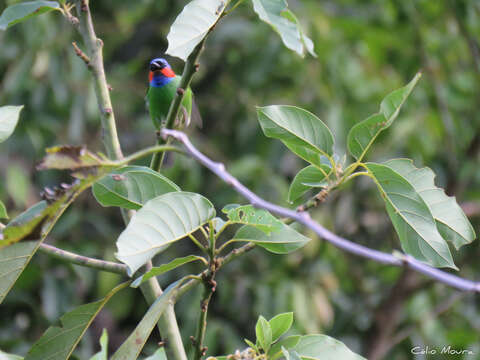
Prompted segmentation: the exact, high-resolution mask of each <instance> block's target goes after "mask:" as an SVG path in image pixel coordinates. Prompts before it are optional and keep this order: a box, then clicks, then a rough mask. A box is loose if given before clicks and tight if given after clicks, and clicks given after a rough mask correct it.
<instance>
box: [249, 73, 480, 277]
mask: <svg viewBox="0 0 480 360" xmlns="http://www.w3.org/2000/svg"><path fill="white" fill-rule="evenodd" d="M419 78H420V74H417V75H416V76H415V78H414V79H413V80H412V81H411V82H410V83H409V84H407V85H406V86H405V87H403V88H400V89H398V90H395V91H393V92H392V93H390V94H389V95H387V96H386V97H385V98H384V99H383V101H382V103H381V104H380V111H379V112H378V113H376V114H374V115H372V116H370V117H368V118H367V119H365V120H363V121H361V122H359V123H358V124H357V125H355V126H354V127H352V129H351V130H350V132H349V134H348V138H347V145H348V150H349V152H350V154H351V155H352V156H353V157H354V158H355V159H356V161H355V162H354V163H351V164H348V165H344V164H342V162H340V163H336V162H335V160H334V152H333V147H334V138H333V135H332V133H331V132H330V130H329V129H328V127H327V126H326V125H325V124H324V123H323V122H322V121H321V120H320V119H319V118H317V117H316V116H315V115H313V114H312V113H310V112H308V111H306V110H303V109H300V108H297V107H293V106H279V105H275V106H267V107H261V108H258V109H257V112H258V117H259V121H260V125H261V126H262V129H263V132H264V133H265V135H266V136H268V137H271V138H275V139H279V140H281V141H282V142H283V143H284V144H285V145H286V146H287V147H288V148H289V149H290V150H291V151H292V152H293V153H295V154H296V155H297V156H299V157H301V158H302V159H304V160H305V161H307V162H309V163H310V165H309V166H307V167H306V168H304V169H302V170H300V172H299V173H298V174H297V175H296V176H295V178H294V180H293V182H292V184H291V186H290V191H289V200H290V201H295V200H297V199H298V198H300V197H301V196H302V195H303V194H304V193H305V192H307V191H308V190H310V189H311V188H316V187H318V188H322V189H324V191H327V192H329V191H331V190H333V189H336V188H338V187H339V186H340V185H342V184H343V183H345V182H347V181H348V180H350V179H351V178H353V177H356V176H359V175H364V176H368V177H370V178H372V179H373V181H374V182H375V184H376V185H377V187H378V190H379V192H380V194H381V195H382V198H383V199H384V201H385V206H386V209H387V212H388V215H389V216H390V219H391V221H392V223H393V225H394V227H395V230H396V231H397V234H398V236H399V238H400V242H401V245H402V248H403V250H404V251H405V252H406V253H407V254H410V255H412V256H414V257H415V258H417V259H418V260H420V261H423V262H425V263H427V264H430V265H432V266H437V267H451V268H454V269H456V266H455V264H454V262H453V259H452V255H451V253H450V250H449V247H448V244H447V241H448V242H451V243H452V244H453V245H454V246H455V248H456V249H458V248H460V247H461V246H462V245H465V244H469V243H471V242H472V241H473V240H474V239H475V237H476V235H475V231H474V230H473V227H472V225H471V224H470V222H469V221H468V219H467V217H466V216H465V214H464V213H463V211H462V209H461V208H460V206H459V205H458V204H457V202H456V201H455V198H453V197H448V196H447V195H446V194H445V192H444V191H443V190H442V189H440V188H438V187H436V186H435V184H434V177H435V175H434V173H433V171H432V170H430V169H428V168H421V169H418V168H416V167H415V166H414V165H413V162H412V161H411V160H408V159H393V160H389V161H386V162H384V163H382V164H379V163H372V162H368V163H364V162H362V160H363V158H364V157H365V155H366V153H367V151H368V150H369V149H370V147H371V146H372V144H373V143H374V141H375V139H376V138H377V137H378V135H379V134H380V133H381V132H382V131H384V130H385V129H387V128H388V127H389V126H390V125H391V124H392V123H393V121H394V120H395V119H396V117H397V116H398V114H399V112H400V109H401V107H402V105H403V104H404V103H405V101H406V99H407V98H408V96H409V95H410V93H411V92H412V90H413V88H414V86H415V85H416V83H417V81H418V80H419ZM337 158H339V157H338V156H337ZM358 168H363V169H364V170H366V171H359V172H355V170H356V169H358Z"/></svg>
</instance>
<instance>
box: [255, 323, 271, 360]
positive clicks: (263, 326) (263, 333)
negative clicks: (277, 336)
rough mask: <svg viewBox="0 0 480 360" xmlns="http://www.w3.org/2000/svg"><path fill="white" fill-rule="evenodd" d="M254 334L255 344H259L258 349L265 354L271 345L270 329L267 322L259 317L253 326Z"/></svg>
mask: <svg viewBox="0 0 480 360" xmlns="http://www.w3.org/2000/svg"><path fill="white" fill-rule="evenodd" d="M255 334H256V336H257V343H258V344H260V347H261V348H262V349H263V350H264V351H265V353H267V352H268V350H270V345H271V344H272V329H271V328H270V324H269V323H268V321H267V320H266V319H265V318H264V317H263V316H261V315H260V317H259V318H258V321H257V325H256V326H255Z"/></svg>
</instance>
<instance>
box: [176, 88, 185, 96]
mask: <svg viewBox="0 0 480 360" xmlns="http://www.w3.org/2000/svg"><path fill="white" fill-rule="evenodd" d="M177 94H178V95H183V94H185V89H182V88H180V87H179V88H178V89H177Z"/></svg>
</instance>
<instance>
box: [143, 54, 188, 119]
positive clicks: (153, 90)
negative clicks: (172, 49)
mask: <svg viewBox="0 0 480 360" xmlns="http://www.w3.org/2000/svg"><path fill="white" fill-rule="evenodd" d="M148 78H149V81H150V86H149V88H148V92H147V103H148V108H149V111H150V116H151V117H152V121H153V124H154V125H155V127H156V128H157V129H160V128H161V127H162V126H165V121H166V118H167V114H168V109H169V108H170V104H171V102H172V101H173V99H174V97H175V94H176V92H177V88H178V86H179V85H180V80H181V78H182V77H181V76H177V75H175V73H174V72H173V70H172V68H171V67H170V65H169V64H168V62H167V61H166V60H165V59H162V58H156V59H153V60H152V61H150V73H149V75H148ZM191 113H192V91H191V89H190V88H188V89H187V90H186V91H185V94H184V96H183V99H182V108H181V109H180V113H179V117H180V118H181V120H182V122H183V123H186V124H187V125H188V122H189V121H190V115H191ZM172 125H173V124H172ZM175 125H176V126H179V125H180V124H178V123H177V122H176V123H175ZM181 125H183V124H181Z"/></svg>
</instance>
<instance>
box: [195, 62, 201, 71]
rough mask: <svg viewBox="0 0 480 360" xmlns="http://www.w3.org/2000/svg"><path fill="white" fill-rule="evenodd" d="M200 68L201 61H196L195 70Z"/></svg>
mask: <svg viewBox="0 0 480 360" xmlns="http://www.w3.org/2000/svg"><path fill="white" fill-rule="evenodd" d="M199 68H200V64H199V63H196V64H195V72H197V71H198V69H199Z"/></svg>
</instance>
